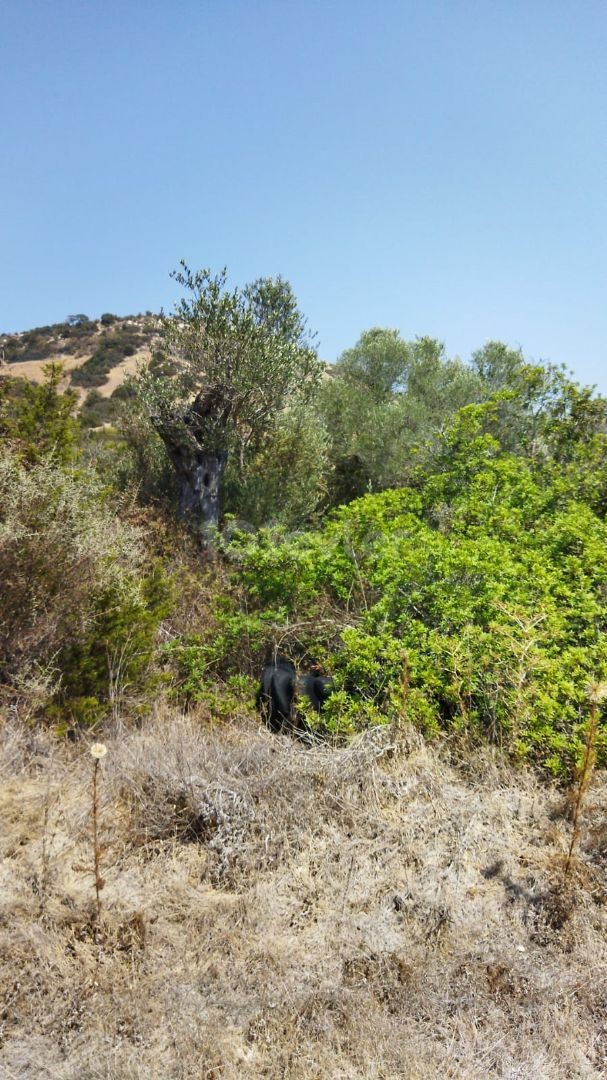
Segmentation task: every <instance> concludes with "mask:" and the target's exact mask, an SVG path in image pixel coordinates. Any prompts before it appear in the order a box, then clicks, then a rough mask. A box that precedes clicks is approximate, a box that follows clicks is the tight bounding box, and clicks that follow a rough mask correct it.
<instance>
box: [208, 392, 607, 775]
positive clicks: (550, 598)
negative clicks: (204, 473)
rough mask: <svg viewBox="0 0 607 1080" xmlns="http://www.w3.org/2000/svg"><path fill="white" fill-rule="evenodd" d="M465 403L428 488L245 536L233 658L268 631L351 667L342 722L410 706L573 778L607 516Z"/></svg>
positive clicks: (337, 698)
mask: <svg viewBox="0 0 607 1080" xmlns="http://www.w3.org/2000/svg"><path fill="white" fill-rule="evenodd" d="M464 414H465V415H463V416H460V417H459V418H458V421H457V423H456V425H455V426H454V429H453V430H452V431H451V433H450V435H448V437H447V440H446V441H447V443H448V444H449V445H448V446H447V448H446V449H445V452H444V457H443V459H442V461H440V462H437V463H436V464H437V465H439V470H438V471H436V472H435V473H434V474H433V475H430V476H427V477H426V478H425V479H420V480H419V483H418V490H417V491H413V490H410V489H401V490H399V491H388V492H384V493H383V494H380V495H368V496H365V497H363V498H361V499H359V500H357V501H356V502H354V503H352V504H351V505H350V506H347V507H343V508H341V509H340V510H339V511H337V512H336V513H335V514H334V516H333V518H332V520H331V521H329V522H328V523H327V525H326V526H325V528H324V530H323V531H322V532H320V533H310V534H306V535H296V536H288V535H287V534H285V533H284V532H282V533H281V532H279V531H277V530H274V531H271V532H268V531H262V532H261V533H259V534H258V535H250V534H244V533H242V534H239V535H236V536H235V537H234V538H233V539H232V540H231V542H230V544H229V545H228V549H227V555H228V558H230V559H231V560H232V565H233V567H234V583H235V592H234V597H233V600H232V610H231V611H227V610H226V611H225V612H223V613H222V614H221V616H220V618H221V619H222V620H223V626H224V629H225V628H229V629H230V630H231V632H232V639H231V640H230V641H229V649H230V651H229V655H230V657H231V658H232V662H233V663H236V658H237V657H238V655H239V653H240V655H243V654H244V653H245V648H246V646H245V634H246V633H248V632H249V631H250V630H251V629H255V627H257V628H259V627H264V626H265V627H266V629H268V630H270V633H271V634H272V635H273V641H274V642H275V643H276V642H278V641H283V642H284V641H288V642H290V645H291V649H292V654H293V652H294V653H295V654H296V655H299V656H302V657H311V656H314V657H315V658H316V659H321V660H322V661H324V663H325V665H326V666H328V667H329V668H330V669H331V670H332V671H333V673H334V674H335V677H336V680H337V685H338V694H336V695H334V696H333V700H332V702H330V703H329V705H328V706H327V719H326V721H325V722H326V723H328V724H329V725H330V726H331V728H332V730H339V728H340V724H343V728H344V729H345V730H346V731H350V730H351V729H352V728H353V727H358V726H361V725H366V724H368V723H369V722H377V721H378V720H380V719H384V720H385V719H397V718H401V717H402V716H406V717H407V718H408V719H410V720H412V721H414V722H415V723H417V724H418V725H419V726H420V727H422V728H423V729H424V730H425V731H427V732H432V731H437V730H441V729H442V730H456V731H460V732H465V733H466V735H467V736H468V737H473V738H477V739H488V740H490V741H493V742H497V743H499V744H500V745H502V746H503V747H505V748H506V749H508V750H510V751H511V752H512V753H514V754H516V755H518V756H521V757H524V758H527V759H529V760H532V761H534V762H537V763H539V764H541V765H543V766H544V767H546V768H548V769H549V770H550V771H551V772H553V773H556V774H559V773H563V774H566V773H569V772H570V770H571V768H572V767H573V764H574V762H575V760H576V757H577V756H578V754H579V749H580V733H581V732H582V731H583V722H584V708H585V704H584V703H585V701H586V696H587V685H588V684H589V683H590V682H595V681H597V680H603V679H604V678H605V673H606V672H607V639H606V637H605V629H606V626H607V526H606V524H605V522H604V521H603V520H602V519H601V518H600V517H598V516H597V514H596V513H595V512H594V510H593V509H592V508H591V507H590V506H588V505H585V504H583V503H581V502H579V501H578V500H577V499H576V498H572V495H571V491H570V490H568V488H567V485H566V484H565V483H564V482H563V478H562V474H560V473H558V472H556V471H554V470H553V471H552V472H550V471H548V472H547V471H546V469H545V468H541V469H537V468H535V467H534V465H533V463H532V462H529V461H526V460H525V459H523V458H520V457H513V456H510V455H508V454H504V453H502V452H501V450H500V447H499V444H498V443H497V442H496V440H495V439H494V438H492V437H491V436H488V435H484V434H482V432H480V431H479V430H478V426H477V423H476V420H477V419H478V417H476V418H475V414H474V411H472V412H470V411H467V410H464ZM239 623H240V629H239V630H238V627H239ZM224 642H225V643H227V640H226V639H224ZM340 717H342V720H340ZM597 750H598V756H599V760H600V761H603V762H605V760H606V753H607V739H606V735H605V730H604V729H603V730H602V731H601V733H600V735H599V737H598V745H597Z"/></svg>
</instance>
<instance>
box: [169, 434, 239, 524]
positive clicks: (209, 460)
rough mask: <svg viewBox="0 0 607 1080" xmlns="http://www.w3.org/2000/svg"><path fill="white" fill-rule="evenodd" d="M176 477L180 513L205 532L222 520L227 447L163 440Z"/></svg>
mask: <svg viewBox="0 0 607 1080" xmlns="http://www.w3.org/2000/svg"><path fill="white" fill-rule="evenodd" d="M164 444H165V446H166V448H167V453H168V455H169V457H170V459H171V461H172V463H173V466H174V469H175V474H176V478H177V491H178V500H179V501H178V511H179V516H180V517H183V518H186V519H188V520H190V521H191V522H192V524H193V525H194V526H195V527H198V526H199V527H200V528H201V529H202V531H203V532H207V531H208V530H209V528H213V527H215V528H216V527H217V525H218V524H219V496H220V493H221V482H222V479H223V473H224V469H225V467H226V462H227V460H228V452H227V450H207V451H205V450H194V449H193V448H192V447H191V446H189V445H170V444H169V443H168V442H167V440H166V439H165V440H164Z"/></svg>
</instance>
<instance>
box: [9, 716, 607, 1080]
mask: <svg viewBox="0 0 607 1080" xmlns="http://www.w3.org/2000/svg"><path fill="white" fill-rule="evenodd" d="M402 740H403V741H402V743H401V745H400V747H399V748H398V752H396V753H395V752H394V748H393V747H392V748H391V747H390V744H389V733H387V732H379V733H377V732H376V733H370V734H369V735H367V736H366V737H365V738H363V739H361V740H360V741H359V742H357V743H356V744H354V745H352V746H351V747H349V748H347V749H337V750H336V749H331V748H330V747H326V746H315V747H312V748H306V747H303V746H301V745H299V744H297V743H295V742H292V741H290V740H288V739H286V738H277V737H275V736H272V735H270V734H269V733H266V732H265V731H259V730H258V729H257V727H256V725H255V723H254V722H253V721H251V720H249V721H247V719H246V718H242V719H241V720H240V721H238V722H235V723H234V724H233V726H231V727H224V728H217V727H215V728H209V727H208V726H206V727H205V725H204V724H203V722H202V720H198V721H197V720H196V719H193V718H189V719H187V718H183V717H180V716H171V715H168V714H167V713H166V712H164V711H163V710H161V709H159V711H158V715H157V717H156V718H155V720H154V722H153V723H152V724H151V725H150V726H149V727H148V728H147V729H146V730H144V731H139V732H137V731H122V732H116V733H115V734H114V736H112V735H111V733H109V734H108V733H105V735H104V741H105V742H106V743H107V746H108V754H107V756H106V757H105V758H104V760H103V763H102V777H101V780H100V810H99V813H100V828H101V845H102V852H101V860H102V868H103V874H104V877H105V887H104V893H103V911H102V916H101V924H100V927H99V928H98V929H97V930H96V929H95V919H94V912H95V902H94V893H93V890H92V887H91V876H90V874H88V875H87V874H86V873H83V872H82V870H81V869H79V867H81V866H82V865H83V864H86V863H87V862H89V863H90V848H91V840H90V808H91V775H92V771H91V759H90V757H89V755H88V753H87V747H86V746H84V745H83V744H77V745H71V744H58V743H57V742H56V741H55V740H54V739H53V738H52V736H51V735H45V734H43V733H36V732H33V731H31V730H28V729H25V728H19V727H17V726H15V725H14V724H10V725H9V724H8V723H7V724H5V725H4V728H3V729H2V759H1V762H0V791H1V794H0V818H2V820H3V821H4V822H5V827H4V829H3V831H2V838H1V844H2V863H1V870H0V904H1V909H0V988H1V989H0V1003H1V1004H0V1017H1V1019H0V1075H1V1076H2V1077H7V1078H11V1077H19V1078H29V1077H36V1078H38V1077H47V1078H52V1080H72V1078H73V1080H76V1078H78V1080H82V1078H93V1077H95V1078H97V1077H98V1078H102V1077H103V1078H123V1077H125V1078H133V1080H134V1078H141V1080H143V1078H144V1077H145V1078H149V1077H159V1078H163V1080H164V1078H175V1080H177V1078H179V1080H182V1078H183V1080H185V1078H192V1080H194V1078H196V1080H198V1078H203V1077H206V1078H219V1077H221V1078H228V1080H231V1078H237V1077H238V1078H241V1077H244V1078H247V1077H265V1078H276V1080H278V1078H292V1080H295V1078H297V1080H312V1078H324V1077H327V1078H332V1080H333V1078H335V1080H341V1078H343V1080H346V1078H354V1077H357V1078H358V1077H360V1078H365V1080H366V1078H368V1080H396V1078H399V1080H403V1078H404V1080H428V1078H435V1077H440V1078H443V1077H444V1078H449V1077H453V1078H456V1077H457V1078H460V1077H461V1078H466V1080H468V1078H469V1080H473V1078H474V1080H486V1078H487V1077H489V1076H496V1077H508V1078H511V1080H514V1078H520V1080H523V1078H524V1080H530V1078H533V1080H547V1078H551V1080H552V1078H559V1080H560V1078H566V1077H570V1078H578V1077H601V1076H604V1075H605V1068H606V1063H607V1014H606V1006H607V945H606V943H605V929H606V926H605V924H606V918H605V910H604V907H603V900H604V897H605V890H604V886H605V883H606V876H607V863H606V850H605V849H606V841H605V837H606V836H607V827H606V824H605V820H604V818H602V817H601V813H602V812H601V810H600V805H601V795H603V796H604V793H605V785H604V783H602V781H600V780H598V779H596V778H595V781H594V787H593V790H592V791H591V792H590V793H589V795H588V800H587V803H586V807H585V820H586V822H587V826H586V828H585V830H584V829H583V830H582V835H581V841H582V842H581V849H580V856H579V858H578V860H577V863H576V865H575V867H574V870H573V872H572V874H571V882H570V888H571V890H573V893H572V895H571V896H570V897H569V898H565V899H564V898H563V897H562V896H561V895H560V894H559V892H558V889H557V883H558V882H559V881H560V880H561V876H562V875H561V871H562V859H563V853H564V852H566V850H567V846H568V828H569V825H568V823H567V821H566V818H565V817H564V816H562V815H561V812H560V806H561V804H562V800H560V799H559V798H558V796H557V793H556V792H554V791H553V790H549V789H547V788H545V787H543V786H542V785H541V784H540V783H539V782H538V781H536V780H535V779H534V778H533V777H531V776H529V775H526V774H519V775H516V774H514V773H512V772H510V771H508V770H506V769H505V768H502V767H500V766H499V764H498V763H496V762H495V760H493V759H492V758H491V757H490V756H489V755H488V754H487V755H485V756H479V757H476V758H474V759H467V760H465V761H462V762H460V763H459V764H458V763H457V762H453V761H452V760H451V761H449V760H447V757H446V753H444V752H443V753H442V754H441V753H439V751H438V750H436V749H433V748H428V747H426V746H425V745H424V743H423V742H422V741H421V740H420V739H419V738H418V737H417V736H415V735H413V734H411V733H405V734H404V736H402ZM601 785H602V786H601Z"/></svg>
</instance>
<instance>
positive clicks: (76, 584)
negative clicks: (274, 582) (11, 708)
mask: <svg viewBox="0 0 607 1080" xmlns="http://www.w3.org/2000/svg"><path fill="white" fill-rule="evenodd" d="M143 539H144V537H143V532H142V531H141V530H140V529H138V528H135V527H134V526H133V525H130V524H127V523H125V522H122V521H121V520H120V518H119V516H118V512H117V509H116V508H114V507H112V505H111V504H110V502H109V499H108V494H107V491H106V489H105V488H104V487H103V485H102V483H101V481H100V480H99V478H98V477H97V475H96V474H95V473H94V472H92V471H91V470H89V471H88V472H84V471H79V470H65V469H62V468H59V467H57V466H55V465H53V464H51V463H49V462H42V463H38V464H35V465H33V466H31V467H30V468H29V469H26V468H25V466H24V465H23V463H22V462H21V461H20V460H19V458H18V457H17V455H15V454H14V453H10V452H8V451H6V452H4V453H3V454H2V456H1V457H0V579H1V580H2V583H3V587H2V600H1V607H0V669H1V670H2V672H3V678H4V680H5V681H6V682H7V683H8V684H9V685H13V686H17V684H18V683H19V680H22V679H23V676H24V673H25V672H28V671H32V672H33V671H43V672H44V671H47V672H51V673H52V676H53V693H52V698H53V701H54V704H55V706H58V707H60V708H63V709H65V710H67V711H70V709H71V711H72V712H73V711H74V710H75V709H76V707H75V706H74V708H72V707H71V706H70V701H72V702H74V701H76V700H77V699H83V698H87V699H89V706H90V701H92V700H93V699H94V700H95V701H96V702H97V703H98V704H99V705H100V707H101V708H102V709H104V708H105V709H107V708H108V706H109V703H110V702H111V701H115V700H116V697H117V695H118V694H121V693H123V691H124V689H125V688H127V689H129V690H134V689H136V688H139V689H141V688H142V687H143V686H144V685H145V681H146V679H147V670H148V668H149V666H150V661H151V657H152V646H153V640H154V635H155V633H156V629H157V627H158V624H159V621H160V619H162V618H163V616H164V614H165V613H166V611H167V610H168V607H169V606H170V603H171V588H170V583H169V582H168V581H167V580H166V578H165V577H164V575H163V573H162V569H161V568H160V567H159V566H154V567H153V568H152V570H151V571H150V570H149V569H148V568H147V567H146V557H145V548H144V543H143ZM89 706H87V707H86V709H85V712H86V711H87V710H88V713H91V709H92V706H90V707H89ZM76 711H77V710H76ZM93 711H94V709H93Z"/></svg>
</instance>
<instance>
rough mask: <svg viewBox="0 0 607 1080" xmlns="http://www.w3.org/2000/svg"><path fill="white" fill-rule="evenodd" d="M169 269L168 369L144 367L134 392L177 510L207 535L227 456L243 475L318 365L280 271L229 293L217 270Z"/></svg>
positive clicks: (312, 383) (311, 384)
mask: <svg viewBox="0 0 607 1080" xmlns="http://www.w3.org/2000/svg"><path fill="white" fill-rule="evenodd" d="M172 276H173V277H174V278H175V280H176V281H177V282H178V283H179V285H181V286H182V287H183V288H184V289H185V296H184V297H183V298H182V299H181V300H180V301H179V303H178V304H177V306H176V309H175V312H174V314H173V315H172V316H170V317H166V318H164V319H163V336H164V352H165V355H166V357H167V359H168V360H169V367H168V371H169V372H170V374H164V373H162V371H158V370H156V371H154V370H153V369H150V368H148V369H147V371H145V372H144V373H142V375H141V376H140V377H139V380H138V383H139V391H140V394H141V396H142V397H143V399H144V401H145V403H146V406H147V409H148V415H149V417H150V419H151V422H152V424H153V426H154V428H155V429H156V431H157V432H158V434H159V435H160V437H161V439H162V441H163V442H164V445H165V447H166V451H167V453H168V456H169V458H170V460H171V462H172V465H173V468H174V471H175V475H176V481H177V491H178V500H179V513H180V515H182V516H184V517H187V518H188V519H189V520H190V522H191V524H192V525H193V526H194V527H195V528H196V529H197V530H198V531H199V532H200V534H201V537H202V538H203V539H208V536H209V529H212V527H213V526H216V525H217V524H218V521H219V509H220V496H221V490H222V481H223V475H224V471H225V467H226V464H227V461H228V457H229V456H230V455H232V456H233V459H234V461H235V465H236V468H237V469H238V470H240V471H241V472H243V473H244V472H245V470H246V465H247V461H248V460H249V459H250V457H251V456H252V455H255V454H259V452H260V451H261V450H262V449H263V446H264V444H265V442H266V441H267V440H268V438H269V437H270V435H271V433H272V430H273V428H274V426H275V424H276V422H277V418H278V417H279V416H281V414H283V413H284V411H285V410H287V409H290V408H298V407H301V406H302V405H305V403H306V401H308V400H309V399H310V397H311V395H312V394H313V393H314V391H315V389H316V387H317V385H318V383H319V380H320V376H321V372H322V368H323V366H322V364H321V362H320V361H319V359H318V357H317V354H316V349H315V347H314V341H313V338H312V337H311V336H310V334H309V332H308V329H307V326H306V321H305V319H304V318H303V316H302V315H301V313H300V311H299V309H298V306H297V301H296V299H295V296H294V294H293V291H292V289H291V286H290V285H289V283H288V282H287V281H285V280H283V279H282V278H280V277H278V278H259V279H258V280H257V281H254V282H253V283H252V284H250V285H247V286H246V287H245V288H244V289H238V288H236V289H233V290H230V289H229V288H228V287H227V284H226V282H227V271H226V270H225V269H224V270H222V271H221V272H220V273H219V274H217V275H213V274H212V273H211V271H210V270H200V271H197V272H193V271H191V270H190V269H189V268H188V267H187V266H186V264H185V263H183V262H182V263H181V270H179V271H176V272H175V273H174V274H173V275H172Z"/></svg>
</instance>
